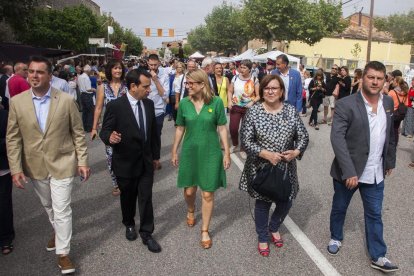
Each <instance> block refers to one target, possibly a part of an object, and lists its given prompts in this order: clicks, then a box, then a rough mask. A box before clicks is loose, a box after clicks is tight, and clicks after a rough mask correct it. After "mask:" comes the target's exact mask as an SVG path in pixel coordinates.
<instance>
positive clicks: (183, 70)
mask: <svg viewBox="0 0 414 276" xmlns="http://www.w3.org/2000/svg"><path fill="white" fill-rule="evenodd" d="M178 66H181V67H182V73H183V74H184V72H185V69H186V67H185V64H184V62H181V61H179V62H177V65H176V66H175V67H176V68H177V67H178Z"/></svg>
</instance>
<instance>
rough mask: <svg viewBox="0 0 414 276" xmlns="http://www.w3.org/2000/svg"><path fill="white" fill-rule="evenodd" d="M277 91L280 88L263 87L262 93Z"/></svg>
mask: <svg viewBox="0 0 414 276" xmlns="http://www.w3.org/2000/svg"><path fill="white" fill-rule="evenodd" d="M278 90H280V86H279V87H265V88H263V91H264V92H266V93H269V92H270V91H272V92H273V93H275V92H277V91H278Z"/></svg>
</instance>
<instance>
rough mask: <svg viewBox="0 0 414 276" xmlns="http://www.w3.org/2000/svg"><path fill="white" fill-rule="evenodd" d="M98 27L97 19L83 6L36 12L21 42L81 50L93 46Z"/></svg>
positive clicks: (21, 33)
mask: <svg viewBox="0 0 414 276" xmlns="http://www.w3.org/2000/svg"><path fill="white" fill-rule="evenodd" d="M98 27H99V26H98V24H97V20H96V16H95V15H94V14H93V13H92V12H91V11H90V10H89V9H88V8H86V7H85V6H83V5H80V6H76V7H68V8H64V9H63V10H46V9H36V10H34V11H33V14H32V16H31V17H30V19H29V22H28V26H27V27H26V30H24V31H22V32H19V33H18V39H19V40H20V41H22V42H24V43H27V44H31V45H37V46H43V47H51V48H57V47H61V48H63V49H71V50H76V51H81V50H84V49H86V48H87V47H88V46H89V45H88V38H89V37H90V35H91V34H92V33H93V32H94V31H95V30H96V29H98Z"/></svg>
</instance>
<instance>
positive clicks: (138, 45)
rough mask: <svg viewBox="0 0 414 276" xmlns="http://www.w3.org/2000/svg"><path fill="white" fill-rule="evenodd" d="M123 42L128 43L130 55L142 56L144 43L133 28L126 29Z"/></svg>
mask: <svg viewBox="0 0 414 276" xmlns="http://www.w3.org/2000/svg"><path fill="white" fill-rule="evenodd" d="M122 42H123V43H126V44H128V46H127V53H128V55H134V56H140V55H141V52H142V49H143V48H144V45H143V43H142V40H141V38H139V37H138V36H136V35H135V34H134V32H133V31H132V30H131V29H125V30H124V34H123V37H122Z"/></svg>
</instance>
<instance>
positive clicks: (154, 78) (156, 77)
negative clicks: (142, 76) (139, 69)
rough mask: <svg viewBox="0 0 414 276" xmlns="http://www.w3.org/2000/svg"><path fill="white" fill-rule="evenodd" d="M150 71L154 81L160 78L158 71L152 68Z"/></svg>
mask: <svg viewBox="0 0 414 276" xmlns="http://www.w3.org/2000/svg"><path fill="white" fill-rule="evenodd" d="M149 72H150V74H151V78H152V80H153V81H156V80H158V75H157V73H156V72H155V71H153V70H150V71H149Z"/></svg>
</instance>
